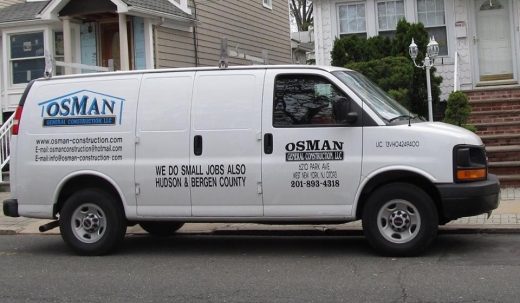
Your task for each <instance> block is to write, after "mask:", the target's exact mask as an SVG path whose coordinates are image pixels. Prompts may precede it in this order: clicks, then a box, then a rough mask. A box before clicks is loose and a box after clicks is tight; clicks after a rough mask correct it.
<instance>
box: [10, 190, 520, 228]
mask: <svg viewBox="0 0 520 303" xmlns="http://www.w3.org/2000/svg"><path fill="white" fill-rule="evenodd" d="M10 197H11V194H10V193H8V192H0V202H3V200H5V199H8V198H10ZM501 198H502V200H501V201H500V206H499V208H498V209H496V210H495V211H493V214H492V215H491V217H489V218H487V215H480V216H474V217H466V218H461V219H458V220H455V221H452V222H450V223H448V224H447V225H445V226H440V227H439V232H440V233H480V232H482V233H484V232H486V233H520V189H502V192H501ZM48 222H51V220H41V219H29V218H23V217H19V218H11V217H5V216H4V214H3V212H1V213H0V235H16V234H41V233H40V232H39V231H38V228H39V227H40V226H41V225H43V224H46V223H48ZM127 233H128V234H146V232H145V231H143V230H142V229H141V228H140V227H139V225H136V226H133V227H129V228H128V230H127ZM179 233H180V234H219V235H227V234H229V235H233V234H235V235H237V234H241V235H243V234H249V235H262V234H273V235H275V234H276V235H282V234H305V235H309V234H316V235H319V234H327V235H329V234H330V235H333V234H337V235H347V234H360V233H361V221H356V222H351V223H346V224H334V225H287V226H286V225H263V224H251V223H189V224H186V225H184V227H183V228H181V229H180V230H179ZM44 234H59V228H55V229H52V230H50V231H47V232H45V233H44Z"/></svg>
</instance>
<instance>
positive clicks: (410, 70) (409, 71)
mask: <svg viewBox="0 0 520 303" xmlns="http://www.w3.org/2000/svg"><path fill="white" fill-rule="evenodd" d="M412 38H414V40H415V43H416V44H417V45H418V46H419V55H418V56H417V59H416V62H417V63H419V64H420V63H421V62H422V61H423V60H424V54H425V52H426V45H428V42H429V37H428V31H426V29H425V28H424V25H423V24H421V23H413V24H411V23H408V22H407V21H406V20H404V19H402V20H400V21H399V22H398V23H397V28H396V33H395V38H393V39H389V38H388V37H386V38H383V37H380V36H376V37H371V38H368V39H362V38H359V37H358V36H355V35H352V36H347V37H345V38H341V39H336V40H335V41H334V46H333V49H332V52H331V56H332V65H333V66H341V67H347V68H351V69H353V70H357V71H359V72H361V73H362V74H363V75H365V76H367V77H368V78H369V79H371V80H372V81H374V82H375V83H377V84H378V85H379V86H381V88H382V89H384V90H385V91H386V92H388V93H390V91H394V92H392V93H391V95H392V96H393V97H396V96H397V97H398V98H399V100H397V99H396V100H397V101H399V102H400V103H401V104H403V105H404V106H406V107H407V108H409V109H410V110H411V111H412V112H414V113H416V114H419V115H420V116H424V117H427V116H428V91H427V85H426V72H425V71H424V70H423V69H420V68H416V67H415V66H414V65H413V62H412V59H411V58H410V56H409V55H408V49H409V46H410V43H411V42H412ZM387 58H391V59H387ZM384 60H389V61H384ZM362 63H366V64H362ZM378 64H383V67H380V66H378ZM387 65H389V66H387ZM395 65H400V66H395ZM435 71H436V69H435V67H433V68H431V70H430V77H431V87H432V100H433V108H434V109H435V108H436V107H437V104H438V103H439V101H440V94H441V90H440V84H441V83H442V77H438V76H435ZM399 78H401V79H403V81H399ZM405 81H408V82H406V83H404V82H405ZM403 93H405V95H403Z"/></svg>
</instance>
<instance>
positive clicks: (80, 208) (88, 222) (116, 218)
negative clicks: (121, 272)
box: [59, 188, 126, 256]
mask: <svg viewBox="0 0 520 303" xmlns="http://www.w3.org/2000/svg"><path fill="white" fill-rule="evenodd" d="M59 222H60V233H61V237H62V238H63V240H64V241H65V243H66V244H67V246H69V247H70V248H71V249H72V250H74V251H75V252H76V253H78V254H80V255H90V256H96V255H104V254H107V253H110V252H112V251H114V250H115V249H116V248H117V247H118V245H119V244H120V243H121V241H122V240H123V238H124V236H125V233H126V219H125V216H124V214H123V210H122V207H121V206H120V204H119V201H117V200H116V199H114V198H113V197H112V196H110V195H109V194H107V193H106V192H104V191H102V190H98V189H93V188H90V189H83V190H80V191H78V192H77V193H75V194H73V195H72V196H70V197H69V198H68V199H67V201H65V204H64V205H63V208H62V209H61V212H60V221H59Z"/></svg>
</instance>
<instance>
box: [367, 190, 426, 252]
mask: <svg viewBox="0 0 520 303" xmlns="http://www.w3.org/2000/svg"><path fill="white" fill-rule="evenodd" d="M377 227H378V229H379V232H380V233H381V234H382V235H383V237H385V239H386V240H388V241H390V242H392V243H397V244H402V243H407V242H409V241H411V240H413V239H414V238H415V237H416V236H417V234H418V233H419V230H420V229H421V216H420V214H419V211H418V210H417V208H416V207H415V206H413V205H412V203H410V202H408V201H406V200H400V199H396V200H391V201H389V202H387V203H385V205H383V207H381V209H380V210H379V213H378V214H377Z"/></svg>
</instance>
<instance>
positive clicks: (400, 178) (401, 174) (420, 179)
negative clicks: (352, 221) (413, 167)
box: [356, 170, 449, 225]
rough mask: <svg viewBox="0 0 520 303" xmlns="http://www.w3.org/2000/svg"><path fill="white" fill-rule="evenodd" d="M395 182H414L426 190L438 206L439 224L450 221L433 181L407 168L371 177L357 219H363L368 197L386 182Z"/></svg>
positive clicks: (365, 187)
mask: <svg viewBox="0 0 520 303" xmlns="http://www.w3.org/2000/svg"><path fill="white" fill-rule="evenodd" d="M395 182H400V183H409V184H413V185H415V186H417V187H419V188H421V189H422V190H424V191H425V192H426V193H427V194H428V195H429V196H430V197H431V198H432V200H433V202H434V204H435V207H436V208H437V213H438V216H439V218H438V219H439V224H440V225H442V224H444V223H446V222H449V221H447V220H446V219H445V218H444V211H443V208H442V203H441V196H440V194H439V191H438V190H437V188H436V187H435V185H433V183H432V182H431V181H430V180H428V179H427V178H426V177H424V176H422V175H420V174H417V173H414V172H411V171H405V170H395V171H387V172H383V173H381V174H379V175H377V176H375V177H373V178H372V179H370V181H368V183H367V184H366V185H365V186H364V187H363V190H362V192H361V195H360V196H359V200H358V204H357V208H356V219H361V218H362V217H363V208H364V207H365V204H366V202H367V200H368V198H369V197H370V195H371V194H372V193H373V192H375V191H376V190H377V189H378V188H380V187H382V186H384V185H386V184H389V183H395Z"/></svg>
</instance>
